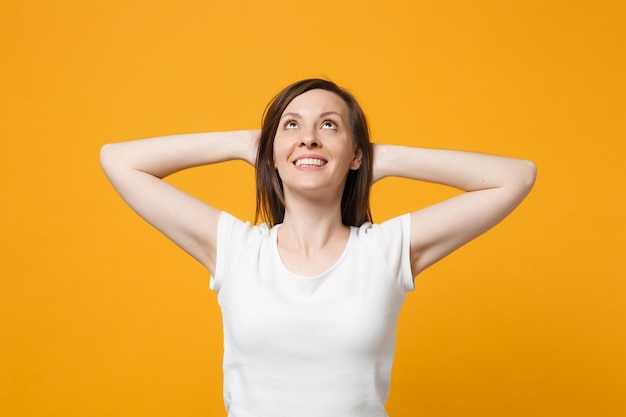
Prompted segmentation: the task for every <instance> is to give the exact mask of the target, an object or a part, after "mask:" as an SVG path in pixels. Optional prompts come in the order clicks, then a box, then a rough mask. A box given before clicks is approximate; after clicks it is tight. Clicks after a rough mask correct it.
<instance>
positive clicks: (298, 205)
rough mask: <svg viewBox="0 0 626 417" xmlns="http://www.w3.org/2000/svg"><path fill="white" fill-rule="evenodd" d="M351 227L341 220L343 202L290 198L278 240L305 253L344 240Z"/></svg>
mask: <svg viewBox="0 0 626 417" xmlns="http://www.w3.org/2000/svg"><path fill="white" fill-rule="evenodd" d="M349 231H350V228H349V227H347V226H345V225H344V224H343V223H342V221H341V202H338V203H327V204H325V202H324V201H316V202H315V203H312V202H310V201H302V200H296V201H293V200H291V201H289V204H288V205H287V206H286V207H285V217H284V220H283V224H282V226H281V227H280V229H279V243H280V244H281V246H288V247H290V248H292V249H299V250H301V251H303V253H315V252H317V251H319V250H321V249H323V248H324V247H326V246H327V245H329V244H331V245H334V244H336V243H337V242H338V241H339V242H345V241H346V240H347V238H348V237H349V234H350V232H349Z"/></svg>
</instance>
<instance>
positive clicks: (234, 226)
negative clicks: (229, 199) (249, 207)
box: [217, 211, 276, 240]
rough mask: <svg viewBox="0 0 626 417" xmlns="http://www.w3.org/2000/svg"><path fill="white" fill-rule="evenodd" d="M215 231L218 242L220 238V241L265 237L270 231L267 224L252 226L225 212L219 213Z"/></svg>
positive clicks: (248, 222)
mask: <svg viewBox="0 0 626 417" xmlns="http://www.w3.org/2000/svg"><path fill="white" fill-rule="evenodd" d="M275 227H276V226H275ZM217 230H218V232H217V233H218V240H219V239H220V237H221V238H222V239H224V238H228V237H246V238H254V237H261V238H262V237H267V236H269V234H270V232H271V230H272V229H271V228H270V227H269V226H268V224H267V223H261V224H255V225H253V224H251V223H250V221H243V220H241V219H239V218H238V217H235V216H234V215H232V214H231V213H229V212H227V211H222V212H221V213H220V217H219V221H218V226H217Z"/></svg>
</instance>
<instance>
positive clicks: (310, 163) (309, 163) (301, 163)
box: [294, 158, 326, 168]
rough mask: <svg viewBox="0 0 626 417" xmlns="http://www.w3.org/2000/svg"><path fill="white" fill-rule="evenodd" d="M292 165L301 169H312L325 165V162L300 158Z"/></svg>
mask: <svg viewBox="0 0 626 417" xmlns="http://www.w3.org/2000/svg"><path fill="white" fill-rule="evenodd" d="M294 165H295V166H297V167H302V168H314V167H321V166H324V165H326V161H324V160H323V159H317V158H300V159H298V160H297V161H296V162H294Z"/></svg>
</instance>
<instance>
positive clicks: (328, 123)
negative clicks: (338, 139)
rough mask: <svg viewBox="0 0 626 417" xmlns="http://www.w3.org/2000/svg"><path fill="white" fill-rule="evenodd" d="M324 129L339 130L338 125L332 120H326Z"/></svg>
mask: <svg viewBox="0 0 626 417" xmlns="http://www.w3.org/2000/svg"><path fill="white" fill-rule="evenodd" d="M322 127H323V128H324V129H337V125H336V124H335V122H333V121H332V120H326V121H325V122H324V124H322Z"/></svg>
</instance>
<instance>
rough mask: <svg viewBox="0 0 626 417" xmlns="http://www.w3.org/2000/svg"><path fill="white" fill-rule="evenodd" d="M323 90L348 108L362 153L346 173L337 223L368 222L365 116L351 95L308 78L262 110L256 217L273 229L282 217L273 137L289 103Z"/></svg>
mask: <svg viewBox="0 0 626 417" xmlns="http://www.w3.org/2000/svg"><path fill="white" fill-rule="evenodd" d="M316 89H320V90H326V91H330V92H332V93H335V94H337V95H338V96H339V97H341V98H342V99H343V101H344V102H345V103H346V105H347V106H348V111H349V119H350V127H351V133H352V139H353V140H354V141H355V143H356V145H357V147H359V148H360V149H361V151H362V153H363V155H362V156H363V159H362V162H361V166H360V168H359V169H358V170H350V172H349V173H348V178H347V180H346V185H345V187H344V190H343V196H342V198H341V220H342V222H343V224H345V225H348V226H360V225H362V224H363V223H365V222H371V221H372V215H371V212H370V204H369V194H370V185H371V183H372V148H371V144H370V138H369V129H368V127H367V121H366V119H365V114H364V113H363V110H362V109H361V106H359V103H358V102H357V101H356V99H355V98H354V96H353V95H352V94H351V93H350V92H349V91H347V90H345V89H343V88H341V87H339V86H338V85H337V84H335V83H333V82H332V81H328V80H324V79H318V78H311V79H306V80H302V81H297V82H295V83H293V84H291V85H289V86H287V87H286V88H284V89H283V90H282V91H281V92H279V93H278V94H277V95H276V96H275V97H274V99H273V100H272V101H271V102H270V104H269V105H268V106H267V108H266V109H265V113H264V115H263V125H262V127H261V136H260V139H259V148H258V152H257V159H256V161H257V162H256V215H255V220H254V221H255V223H256V222H257V221H258V220H259V218H261V220H262V221H264V222H266V223H268V224H269V225H270V226H274V225H275V224H277V223H282V222H283V218H284V217H285V196H284V193H283V184H282V181H281V179H280V176H279V175H278V171H276V169H275V168H274V162H273V154H274V137H275V136H276V131H277V130H278V125H279V122H280V118H281V116H282V114H283V112H284V111H285V108H287V106H288V105H289V103H291V101H292V100H293V99H294V98H296V97H297V96H299V95H300V94H302V93H305V92H307V91H309V90H316Z"/></svg>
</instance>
